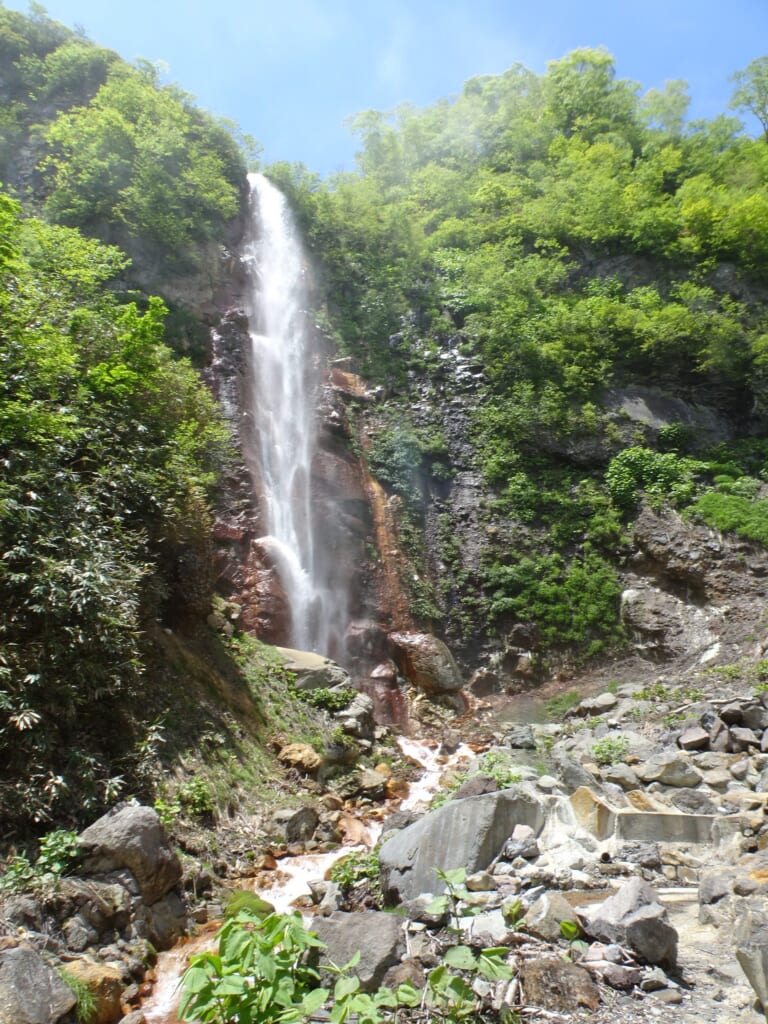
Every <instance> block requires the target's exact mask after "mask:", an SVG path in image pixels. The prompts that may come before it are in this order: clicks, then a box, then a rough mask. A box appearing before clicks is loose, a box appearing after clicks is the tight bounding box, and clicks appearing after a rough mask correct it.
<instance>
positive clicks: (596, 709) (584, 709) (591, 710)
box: [578, 691, 618, 717]
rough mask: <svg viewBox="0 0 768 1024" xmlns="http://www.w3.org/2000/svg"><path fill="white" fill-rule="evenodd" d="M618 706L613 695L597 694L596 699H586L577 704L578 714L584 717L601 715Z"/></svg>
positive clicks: (616, 699)
mask: <svg viewBox="0 0 768 1024" xmlns="http://www.w3.org/2000/svg"><path fill="white" fill-rule="evenodd" d="M617 704H618V698H617V697H616V694H615V693H608V692H607V691H606V692H605V693H598V695H597V696H596V697H587V698H586V699H585V700H583V701H582V702H581V703H580V704H579V708H578V713H579V714H580V715H583V716H585V717H589V716H591V715H603V714H605V712H606V711H610V710H611V708H615V707H616V705H617Z"/></svg>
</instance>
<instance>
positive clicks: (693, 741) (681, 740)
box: [677, 725, 709, 750]
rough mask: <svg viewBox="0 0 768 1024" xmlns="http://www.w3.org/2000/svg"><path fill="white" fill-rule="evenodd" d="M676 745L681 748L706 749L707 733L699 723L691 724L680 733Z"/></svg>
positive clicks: (707, 744) (707, 743) (707, 742)
mask: <svg viewBox="0 0 768 1024" xmlns="http://www.w3.org/2000/svg"><path fill="white" fill-rule="evenodd" d="M677 745H678V747H680V749H681V750H706V748H707V747H708V746H709V733H708V732H707V730H706V729H702V728H701V726H699V725H695V726H692V727H691V728H690V729H686V730H685V731H684V732H682V733H680V735H679V736H678V738H677Z"/></svg>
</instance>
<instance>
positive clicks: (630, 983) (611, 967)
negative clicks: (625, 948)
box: [598, 964, 641, 992]
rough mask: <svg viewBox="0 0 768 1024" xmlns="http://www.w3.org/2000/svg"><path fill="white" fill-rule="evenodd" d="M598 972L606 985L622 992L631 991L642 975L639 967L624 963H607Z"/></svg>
mask: <svg viewBox="0 0 768 1024" xmlns="http://www.w3.org/2000/svg"><path fill="white" fill-rule="evenodd" d="M598 973H599V974H600V977H601V978H602V979H603V981H604V982H605V983H606V985H610V986H611V988H615V989H618V990H619V991H620V992H631V991H632V989H633V988H634V987H635V985H637V983H638V982H639V981H640V977H641V973H640V968H639V967H626V966H624V965H623V964H606V965H605V966H604V967H601V968H600V969H599V972H598Z"/></svg>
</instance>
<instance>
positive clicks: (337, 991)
mask: <svg viewBox="0 0 768 1024" xmlns="http://www.w3.org/2000/svg"><path fill="white" fill-rule="evenodd" d="M359 989H360V979H359V978H356V977H354V976H352V977H346V976H343V977H341V978H339V980H338V981H337V982H336V984H335V985H334V987H333V998H334V999H344V998H345V997H346V996H350V995H352V993H353V992H357V991H358V990H359Z"/></svg>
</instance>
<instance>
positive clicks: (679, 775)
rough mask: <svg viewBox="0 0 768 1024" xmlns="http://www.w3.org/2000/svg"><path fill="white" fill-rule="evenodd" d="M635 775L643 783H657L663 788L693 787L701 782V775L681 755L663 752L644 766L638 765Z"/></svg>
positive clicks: (650, 758)
mask: <svg viewBox="0 0 768 1024" xmlns="http://www.w3.org/2000/svg"><path fill="white" fill-rule="evenodd" d="M637 774H638V775H639V777H640V778H641V779H642V780H643V782H645V783H649V782H659V783H661V785H663V786H677V787H681V788H682V787H688V786H690V787H695V786H698V785H699V783H700V782H701V781H702V777H703V776H702V774H701V772H700V771H699V770H698V768H695V767H694V766H693V765H692V764H691V762H690V761H688V760H686V759H685V757H684V756H683V755H682V754H676V753H675V752H674V751H671V750H664V751H662V752H661V753H660V754H654V755H653V756H652V757H649V758H648V760H647V761H646V762H645V764H642V765H638V767H637Z"/></svg>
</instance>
